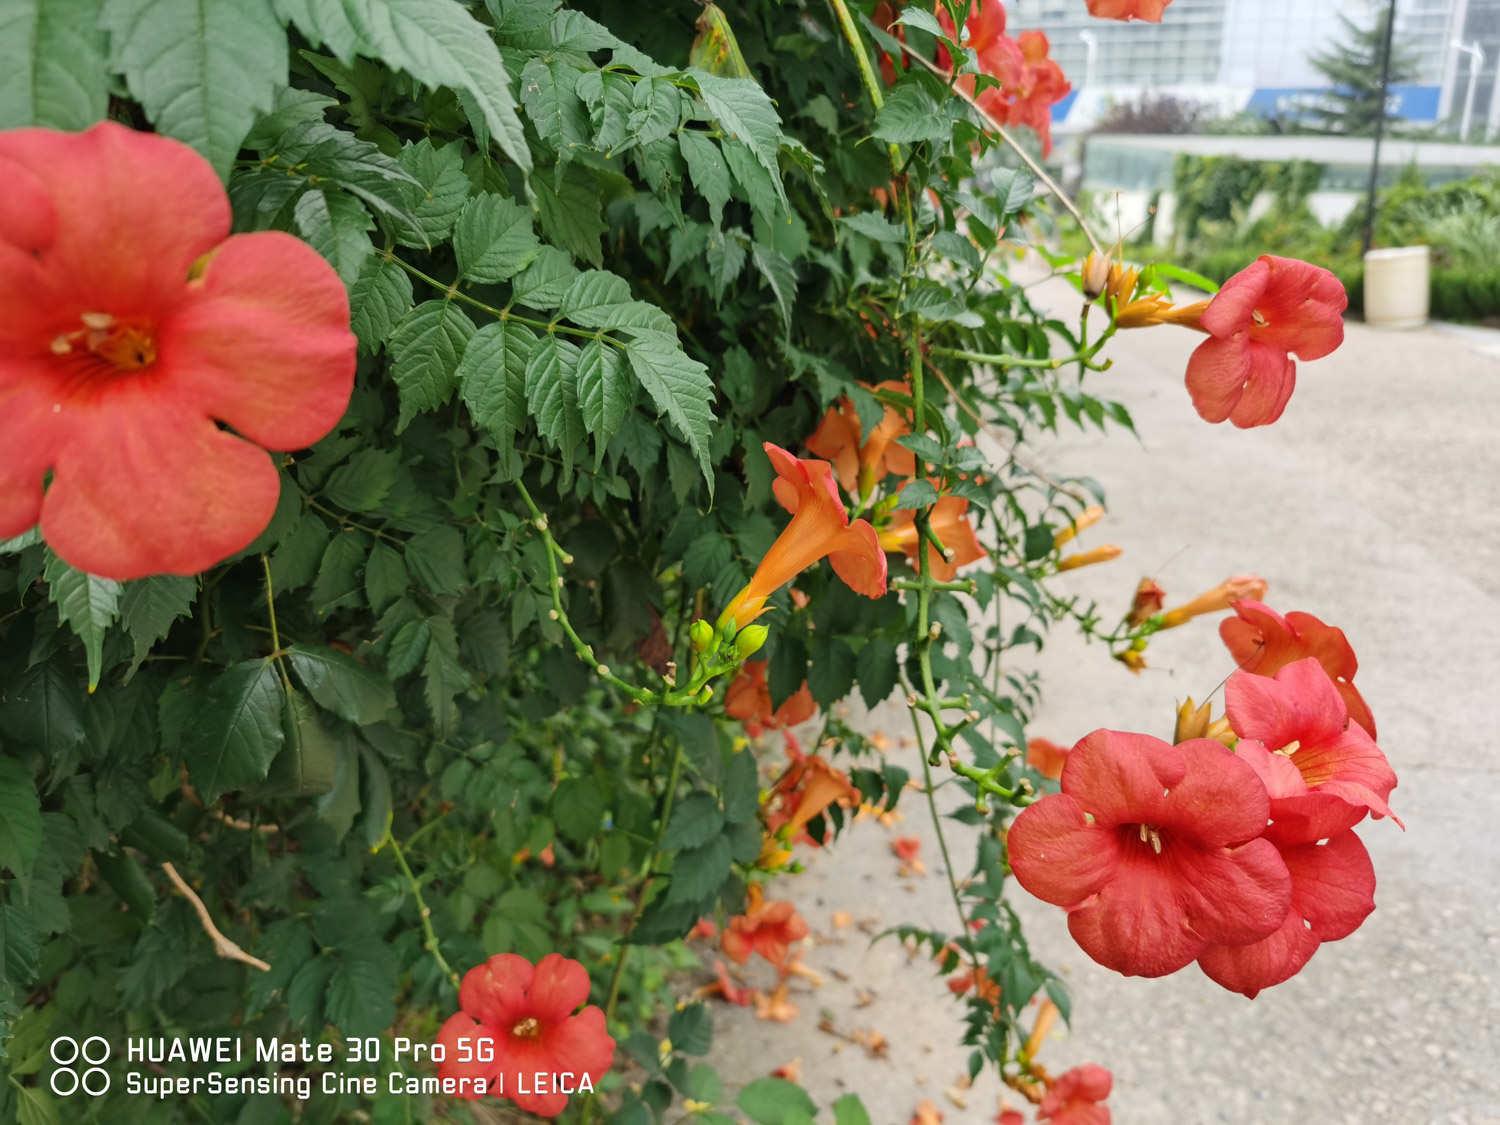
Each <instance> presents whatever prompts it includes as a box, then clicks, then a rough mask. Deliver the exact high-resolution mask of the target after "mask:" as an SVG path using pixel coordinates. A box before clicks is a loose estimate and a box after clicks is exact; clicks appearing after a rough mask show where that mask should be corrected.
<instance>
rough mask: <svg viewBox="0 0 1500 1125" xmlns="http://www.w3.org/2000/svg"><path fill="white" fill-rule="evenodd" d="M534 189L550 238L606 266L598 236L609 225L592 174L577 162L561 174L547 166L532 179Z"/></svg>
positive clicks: (602, 200) (593, 263)
mask: <svg viewBox="0 0 1500 1125" xmlns="http://www.w3.org/2000/svg"><path fill="white" fill-rule="evenodd" d="M531 190H532V194H533V195H534V197H535V198H536V205H537V217H538V218H539V219H540V220H541V222H542V230H543V231H544V232H545V233H546V235H547V238H548V239H549V240H550V241H552V242H555V243H556V244H557V245H559V246H561V247H563V248H564V249H566V250H567V251H568V252H569V253H570V254H572V255H573V256H574V257H575V258H580V259H582V260H583V261H585V262H588V263H589V264H590V265H594V266H599V265H603V264H604V257H603V255H602V254H601V253H600V250H599V237H600V236H601V235H602V234H604V232H605V231H606V230H608V229H609V227H608V226H607V225H606V223H605V222H604V218H603V215H602V210H603V206H604V198H603V193H602V192H600V190H599V185H598V184H597V183H596V182H595V180H594V177H593V175H592V174H591V173H589V172H587V171H584V170H583V169H582V168H580V167H579V166H578V165H577V164H569V165H567V166H566V167H565V168H563V169H562V171H561V173H560V174H559V173H557V172H555V171H554V170H552V169H546V170H544V171H540V172H539V173H538V174H537V175H535V176H533V177H532V178H531Z"/></svg>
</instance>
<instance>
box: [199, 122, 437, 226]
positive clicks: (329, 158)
mask: <svg viewBox="0 0 1500 1125" xmlns="http://www.w3.org/2000/svg"><path fill="white" fill-rule="evenodd" d="M246 183H250V184H252V185H253V186H255V188H256V190H257V191H258V192H263V193H264V194H265V195H266V197H267V198H268V199H269V200H270V201H271V202H270V205H271V208H272V211H274V210H275V209H277V208H279V207H281V206H282V204H284V203H285V201H286V199H287V198H289V195H288V193H289V192H295V191H299V190H301V189H302V188H303V187H307V186H312V187H315V188H318V189H319V190H321V189H322V188H323V187H325V186H327V185H329V184H331V185H333V186H334V187H337V188H341V189H342V190H344V191H346V192H348V193H349V194H351V195H354V196H357V197H358V198H359V199H360V200H361V201H363V202H364V204H365V205H366V206H368V207H369V208H370V209H371V210H373V211H375V212H376V213H377V214H380V215H383V216H385V217H387V218H389V219H392V220H394V221H395V222H397V223H399V224H401V225H402V226H404V227H410V226H415V225H416V223H417V218H416V216H415V215H413V214H412V213H411V211H410V210H408V208H407V202H408V200H409V199H410V198H411V193H412V191H413V190H414V189H416V188H418V187H419V186H420V185H419V184H418V183H417V180H416V177H414V176H413V175H412V174H411V173H410V172H408V171H407V170H406V169H405V168H403V167H402V166H401V163H400V162H399V161H397V160H395V159H393V158H392V157H389V156H387V155H386V154H385V153H383V152H381V151H380V149H378V148H376V147H375V146H374V145H373V144H371V143H370V142H369V141H365V140H361V139H360V138H358V137H356V136H355V135H354V134H353V133H350V132H348V131H347V130H344V129H336V128H334V127H333V126H332V125H330V124H328V123H327V122H326V121H323V120H321V119H320V118H314V119H311V120H301V121H298V122H296V123H295V124H293V125H291V126H290V127H289V128H288V129H287V130H286V131H285V132H284V133H282V134H281V135H280V136H278V137H276V138H275V139H274V140H273V141H272V143H271V144H270V146H269V147H268V148H267V149H266V151H265V153H264V155H263V156H262V158H261V166H260V167H257V168H254V169H249V170H246V171H243V172H236V173H235V176H234V178H233V179H232V180H231V181H230V184H229V190H230V195H231V197H235V196H236V193H237V192H238V191H240V190H241V188H242V187H243V185H245V184H246ZM257 212H258V213H259V214H262V215H266V216H267V217H269V213H268V212H267V210H266V206H265V205H261V206H258V207H257Z"/></svg>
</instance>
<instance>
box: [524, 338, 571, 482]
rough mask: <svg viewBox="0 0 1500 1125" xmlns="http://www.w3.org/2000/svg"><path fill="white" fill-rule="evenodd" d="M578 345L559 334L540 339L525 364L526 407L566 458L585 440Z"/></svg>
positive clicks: (543, 433) (545, 435)
mask: <svg viewBox="0 0 1500 1125" xmlns="http://www.w3.org/2000/svg"><path fill="white" fill-rule="evenodd" d="M578 356H579V352H578V348H576V347H575V346H574V345H572V344H570V343H568V342H567V341H566V340H559V339H558V338H557V337H556V336H543V337H541V338H540V339H539V340H538V341H537V345H536V348H535V349H534V350H533V351H532V353H531V360H530V362H529V363H527V365H526V406H527V409H529V410H530V412H531V416H532V417H533V418H535V419H536V425H537V429H538V430H539V431H540V432H541V434H542V436H543V437H545V438H546V439H547V440H548V441H550V442H551V443H552V444H553V445H555V446H556V447H557V448H558V450H559V452H561V453H562V454H563V455H564V456H565V457H569V456H571V455H572V453H573V450H574V449H576V448H577V446H578V443H579V442H580V441H582V440H583V435H584V426H583V413H582V411H581V410H580V408H579V405H578Z"/></svg>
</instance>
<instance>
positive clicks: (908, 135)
mask: <svg viewBox="0 0 1500 1125" xmlns="http://www.w3.org/2000/svg"><path fill="white" fill-rule="evenodd" d="M952 133H953V122H952V120H951V119H950V118H949V116H948V115H947V113H945V112H944V110H943V106H942V104H941V103H939V102H938V100H937V98H935V97H934V96H933V95H932V93H931V91H929V90H928V89H927V87H926V86H924V85H923V84H922V83H921V82H919V81H907V82H903V83H901V84H900V85H899V86H897V87H896V88H895V89H894V90H892V91H891V93H890V96H889V97H887V98H886V101H885V105H883V106H881V108H880V112H879V113H877V114H876V115H875V129H874V134H875V136H876V137H877V138H878V139H880V140H882V141H887V142H889V143H891V144H898V145H902V144H915V143H916V142H918V141H939V142H943V141H947V140H948V138H949V137H950V136H951V135H952Z"/></svg>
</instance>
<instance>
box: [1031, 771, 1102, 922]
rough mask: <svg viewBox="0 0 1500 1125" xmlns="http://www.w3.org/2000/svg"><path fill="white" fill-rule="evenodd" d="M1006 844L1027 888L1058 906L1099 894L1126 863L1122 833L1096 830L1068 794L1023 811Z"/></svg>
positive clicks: (1066, 905) (1040, 897)
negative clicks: (1122, 857)
mask: <svg viewBox="0 0 1500 1125" xmlns="http://www.w3.org/2000/svg"><path fill="white" fill-rule="evenodd" d="M1006 842H1007V846H1008V848H1009V852H1010V866H1011V870H1012V871H1014V872H1015V874H1016V879H1017V880H1018V881H1019V882H1020V884H1021V886H1023V887H1025V888H1026V890H1027V891H1029V892H1030V893H1031V894H1033V895H1035V896H1036V897H1037V898H1039V899H1041V900H1042V901H1043V902H1050V903H1052V904H1053V905H1054V906H1062V907H1073V906H1077V905H1079V904H1080V903H1082V902H1083V901H1084V900H1086V899H1088V898H1089V897H1090V896H1092V895H1095V894H1098V893H1099V891H1101V890H1102V889H1103V888H1104V886H1105V885H1106V884H1107V883H1108V882H1109V880H1110V879H1111V878H1113V877H1114V874H1115V870H1116V868H1117V867H1118V866H1119V863H1120V845H1119V837H1118V834H1117V833H1116V832H1115V831H1114V830H1113V829H1112V828H1100V827H1096V826H1093V825H1090V824H1089V822H1088V820H1087V819H1086V818H1085V816H1084V810H1083V807H1082V806H1081V805H1079V804H1078V802H1077V801H1075V800H1074V799H1073V798H1072V797H1069V796H1067V795H1066V794H1063V793H1054V794H1052V795H1050V796H1047V797H1043V798H1042V799H1041V800H1040V801H1038V802H1037V803H1036V804H1034V805H1031V806H1030V807H1029V808H1026V809H1023V810H1022V812H1021V815H1020V816H1018V817H1016V820H1015V823H1014V824H1012V825H1011V826H1010V832H1009V833H1008V835H1007V837H1006Z"/></svg>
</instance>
